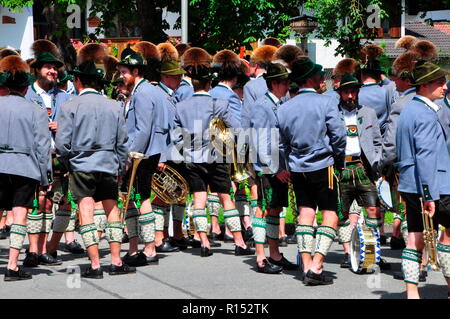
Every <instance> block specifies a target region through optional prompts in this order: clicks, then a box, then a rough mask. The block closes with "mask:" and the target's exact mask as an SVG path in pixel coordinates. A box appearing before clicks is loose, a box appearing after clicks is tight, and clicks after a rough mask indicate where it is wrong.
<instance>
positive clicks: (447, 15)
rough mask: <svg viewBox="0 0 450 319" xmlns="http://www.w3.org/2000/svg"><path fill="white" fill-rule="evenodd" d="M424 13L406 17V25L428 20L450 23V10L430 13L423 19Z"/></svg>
mask: <svg viewBox="0 0 450 319" xmlns="http://www.w3.org/2000/svg"><path fill="white" fill-rule="evenodd" d="M422 14H423V12H419V13H418V14H417V15H406V23H408V22H417V21H424V20H426V19H431V20H433V21H442V20H446V21H450V10H437V11H428V12H427V14H426V16H425V17H424V18H422V17H421V16H422Z"/></svg>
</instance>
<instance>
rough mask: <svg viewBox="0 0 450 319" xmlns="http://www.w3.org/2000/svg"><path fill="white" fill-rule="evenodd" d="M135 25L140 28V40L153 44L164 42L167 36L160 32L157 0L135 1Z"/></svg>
mask: <svg viewBox="0 0 450 319" xmlns="http://www.w3.org/2000/svg"><path fill="white" fill-rule="evenodd" d="M136 8H137V12H138V14H137V24H138V26H139V27H140V28H141V32H142V40H144V41H150V42H153V43H155V44H158V43H161V42H165V41H166V40H167V34H166V33H165V32H164V31H163V30H162V28H161V26H162V8H161V7H159V4H158V1H157V0H136Z"/></svg>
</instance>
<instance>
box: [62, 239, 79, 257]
mask: <svg viewBox="0 0 450 319" xmlns="http://www.w3.org/2000/svg"><path fill="white" fill-rule="evenodd" d="M64 248H65V249H66V251H68V252H69V253H72V254H84V248H83V247H81V245H80V244H79V243H78V242H77V241H76V240H74V241H72V242H70V243H68V244H66V245H65V246H64Z"/></svg>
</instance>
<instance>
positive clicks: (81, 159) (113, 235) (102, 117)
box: [55, 60, 136, 279]
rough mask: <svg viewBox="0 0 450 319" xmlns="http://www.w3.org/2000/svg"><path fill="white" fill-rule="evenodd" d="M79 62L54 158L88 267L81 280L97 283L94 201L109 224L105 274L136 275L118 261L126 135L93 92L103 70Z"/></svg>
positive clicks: (116, 109) (110, 106) (119, 119)
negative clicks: (65, 177) (62, 171)
mask: <svg viewBox="0 0 450 319" xmlns="http://www.w3.org/2000/svg"><path fill="white" fill-rule="evenodd" d="M80 62H81V64H79V65H78V67H77V68H76V69H75V70H74V71H72V74H73V75H74V79H75V82H74V84H75V89H76V91H77V93H78V96H77V97H75V98H73V99H72V100H70V101H69V102H67V103H65V104H63V106H62V107H61V109H60V112H59V115H58V120H59V126H60V129H59V130H58V132H57V133H56V141H55V142H56V149H57V153H58V156H59V158H60V159H61V161H62V162H63V163H64V165H66V167H67V168H68V170H69V172H70V175H69V188H70V191H71V193H72V195H73V197H74V200H75V201H76V202H77V204H78V207H79V214H80V215H79V219H80V234H81V236H82V238H83V243H84V245H85V247H86V250H87V253H88V256H89V259H90V262H91V265H90V267H89V268H87V269H86V270H85V271H84V272H83V274H82V276H83V277H85V278H92V279H101V278H103V271H102V268H101V266H100V258H99V252H98V243H99V238H98V233H97V231H98V230H97V228H96V226H95V222H94V209H95V202H99V201H101V202H102V204H103V207H104V210H105V212H106V216H107V220H108V222H107V225H106V229H105V232H106V239H107V240H108V243H109V246H110V250H111V265H110V267H109V274H110V275H120V274H129V273H134V272H135V271H136V269H135V268H133V267H129V266H128V265H127V264H125V263H122V260H121V258H120V245H121V241H122V222H121V221H120V214H119V210H118V207H117V202H116V200H117V194H118V192H119V187H118V176H119V175H121V174H122V172H123V171H124V170H125V164H126V161H127V154H128V153H127V147H126V142H127V132H126V125H125V119H124V118H123V115H122V112H121V109H120V106H119V105H118V104H117V103H116V102H115V101H112V100H110V99H108V98H106V97H104V96H102V95H101V93H100V92H98V91H97V90H96V89H95V88H98V87H99V86H100V82H101V81H102V80H103V77H104V73H103V71H102V70H101V69H98V68H97V67H96V65H95V63H94V61H92V60H86V61H80ZM105 123H108V125H104V124H105Z"/></svg>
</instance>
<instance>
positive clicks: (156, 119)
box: [127, 80, 169, 156]
mask: <svg viewBox="0 0 450 319" xmlns="http://www.w3.org/2000/svg"><path fill="white" fill-rule="evenodd" d="M162 96H163V95H162V94H161V91H160V90H159V89H158V88H157V87H155V86H153V85H152V84H150V83H149V82H147V81H146V80H141V81H140V82H139V83H138V84H137V85H136V88H135V90H134V92H133V93H132V96H131V100H130V106H129V109H128V112H127V127H128V138H129V141H128V149H129V151H130V152H139V153H144V154H145V155H148V156H152V155H155V154H161V153H162V152H164V151H165V150H166V149H167V132H168V131H169V112H168V110H167V108H165V107H164V102H163V100H162Z"/></svg>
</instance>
